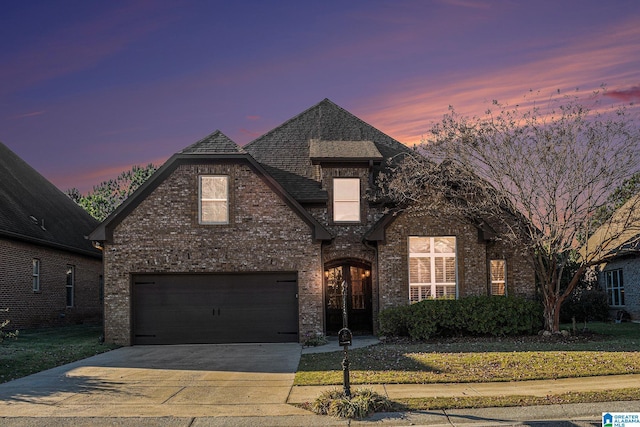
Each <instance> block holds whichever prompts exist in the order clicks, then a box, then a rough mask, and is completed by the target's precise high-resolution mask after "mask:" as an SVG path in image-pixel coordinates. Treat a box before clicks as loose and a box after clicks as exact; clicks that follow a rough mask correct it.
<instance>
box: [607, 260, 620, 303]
mask: <svg viewBox="0 0 640 427" xmlns="http://www.w3.org/2000/svg"><path fill="white" fill-rule="evenodd" d="M604 283H605V286H606V287H607V295H608V296H609V305H612V306H623V305H624V282H623V280H622V270H621V269H620V270H609V271H605V272H604Z"/></svg>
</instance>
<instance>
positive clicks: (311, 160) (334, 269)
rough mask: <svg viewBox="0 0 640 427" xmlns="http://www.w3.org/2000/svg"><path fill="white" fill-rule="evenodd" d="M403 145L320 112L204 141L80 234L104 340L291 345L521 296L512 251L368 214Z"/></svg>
mask: <svg viewBox="0 0 640 427" xmlns="http://www.w3.org/2000/svg"><path fill="white" fill-rule="evenodd" d="M409 151H410V149H409V148H407V147H406V146H404V145H402V144H401V143H399V142H398V141H396V140H394V139H393V138H391V137H389V136H387V135H385V134H384V133H382V132H380V131H379V130H377V129H375V128H374V127H372V126H370V125H369V124H367V123H365V122H363V121H362V120H360V119H359V118H357V117H355V116H353V115H352V114H351V113H349V112H348V111H346V110H344V109H342V108H340V107H338V106H337V105H335V104H334V103H332V102H331V101H329V100H324V101H322V102H320V103H319V104H317V105H315V106H313V107H311V108H310V109H308V110H306V111H304V112H302V113H301V114H299V115H297V116H296V117H294V118H292V119H290V120H289V121H287V122H286V123H284V124H282V125H281V126H279V127H277V128H275V129H273V130H271V131H270V132H268V133H266V134H265V135H263V136H261V137H259V138H258V139H256V140H255V141H253V142H251V143H249V144H248V145H246V146H245V147H239V146H237V145H236V144H235V143H234V142H233V141H231V140H230V139H229V138H228V137H226V136H225V135H223V134H222V133H221V132H219V131H216V132H214V133H213V134H211V135H209V136H207V137H205V138H204V139H202V140H201V141H198V142H196V143H195V144H193V145H191V146H189V147H187V148H185V149H184V150H182V151H181V152H179V153H177V154H175V155H174V156H173V157H171V158H170V159H169V160H168V161H167V162H166V163H165V164H164V165H163V166H162V167H161V168H160V169H159V170H158V171H157V172H156V173H155V174H154V175H153V176H152V177H151V178H150V179H149V180H148V181H147V182H146V183H145V184H144V185H143V186H141V187H140V188H139V189H138V191H137V192H136V193H134V194H133V195H132V196H131V197H130V198H129V199H128V200H126V201H125V203H124V204H123V205H121V206H120V207H119V208H118V209H117V210H116V211H115V212H114V213H113V214H112V215H111V216H109V218H107V219H106V220H105V221H104V222H103V223H102V224H101V225H100V226H99V227H98V228H97V229H96V230H95V231H94V232H93V233H92V234H91V235H90V239H92V240H94V241H97V242H99V243H100V244H101V245H102V246H103V247H104V252H103V254H104V263H105V333H106V339H107V341H110V342H115V343H118V344H122V345H131V344H169V343H217V342H260V341H263V342H278V341H304V339H305V337H306V336H310V335H315V334H335V333H336V332H337V331H339V330H340V329H341V328H342V318H343V316H342V301H343V286H342V284H343V283H346V285H347V286H346V293H347V295H346V300H347V310H348V322H349V327H350V328H351V329H352V330H353V331H354V332H357V333H375V332H376V329H377V320H378V313H379V312H380V311H381V310H384V309H386V308H389V307H395V306H400V305H406V304H409V303H410V302H415V301H419V300H421V299H426V298H433V297H437V298H442V297H444V298H458V297H463V296H467V295H488V294H492V293H493V294H498V295H504V294H511V295H527V296H531V295H533V293H534V273H533V270H532V269H531V268H530V266H529V263H528V262H527V260H526V259H524V258H523V257H522V255H521V254H520V253H519V252H518V251H516V250H514V248H512V247H509V246H508V245H505V244H504V243H500V242H497V241H491V240H490V239H488V238H485V236H484V233H483V231H481V230H479V229H478V228H477V227H476V226H474V225H473V224H471V223H459V222H455V221H453V220H450V219H449V218H446V217H437V218H435V217H429V216H426V215H422V214H420V213H418V212H412V213H400V214H399V215H396V216H394V215H391V214H385V213H384V212H385V209H384V206H380V205H376V204H373V203H370V202H369V201H368V200H369V199H368V198H367V195H368V194H371V192H373V191H375V188H374V186H375V181H376V177H377V175H378V174H379V173H380V172H381V171H383V170H386V169H388V165H387V163H386V161H387V160H389V159H392V158H394V156H399V155H400V156H401V155H402V154H403V153H408V152H409Z"/></svg>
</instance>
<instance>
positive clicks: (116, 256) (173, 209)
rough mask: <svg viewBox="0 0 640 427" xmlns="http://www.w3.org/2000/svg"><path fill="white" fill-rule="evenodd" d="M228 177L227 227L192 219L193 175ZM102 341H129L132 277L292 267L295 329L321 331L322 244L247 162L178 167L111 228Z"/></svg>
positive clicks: (194, 208)
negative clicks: (296, 296)
mask: <svg viewBox="0 0 640 427" xmlns="http://www.w3.org/2000/svg"><path fill="white" fill-rule="evenodd" d="M202 174H217V175H227V176H229V187H230V195H229V197H230V203H229V224H227V225H200V224H199V223H198V176H199V175H202ZM104 260H105V325H106V326H105V329H106V336H105V338H106V339H107V340H108V341H109V342H114V343H118V344H122V345H130V344H131V319H130V313H131V306H130V290H131V274H133V273H186V272H189V273H204V272H262V271H297V272H298V294H299V332H300V337H301V338H302V337H303V336H304V335H305V334H306V333H316V332H322V331H323V308H324V305H323V299H322V262H321V244H320V243H319V242H316V241H314V240H313V238H312V230H311V228H310V227H309V225H307V224H306V223H305V222H304V221H303V220H302V219H300V217H299V216H298V215H297V214H296V213H295V212H294V211H293V210H292V209H291V208H290V207H289V206H287V205H286V204H285V202H284V201H283V200H282V199H281V198H280V197H279V196H278V195H277V194H275V193H274V192H273V191H272V190H271V189H270V188H269V187H268V186H267V185H266V184H265V183H264V181H263V180H262V178H260V176H258V175H257V174H256V173H255V172H254V171H253V170H252V169H251V167H250V166H249V165H248V164H246V163H233V162H230V163H217V164H208V165H207V164H203V165H181V166H179V167H178V168H177V169H176V170H175V171H174V172H173V173H172V174H171V175H170V176H169V177H168V178H167V179H166V180H165V181H164V182H162V183H161V184H160V185H159V186H158V187H157V188H156V189H155V190H154V191H153V192H152V193H151V194H150V195H149V196H148V197H147V198H146V199H145V200H144V201H142V202H141V203H140V205H138V206H137V207H136V208H135V210H134V211H133V212H132V213H131V214H129V215H128V216H127V217H126V218H125V219H124V220H123V221H122V222H121V223H120V224H118V226H117V227H116V228H115V230H114V234H113V242H112V243H107V244H106V245H105V250H104Z"/></svg>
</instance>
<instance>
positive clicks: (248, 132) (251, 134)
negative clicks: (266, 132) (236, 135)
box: [240, 128, 262, 139]
mask: <svg viewBox="0 0 640 427" xmlns="http://www.w3.org/2000/svg"><path fill="white" fill-rule="evenodd" d="M240 133H241V134H243V135H247V136H249V137H250V138H251V139H255V138H257V137H259V136H260V135H262V133H261V132H256V131H254V130H249V129H244V128H242V129H240Z"/></svg>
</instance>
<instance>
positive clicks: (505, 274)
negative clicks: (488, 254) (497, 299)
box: [489, 259, 507, 296]
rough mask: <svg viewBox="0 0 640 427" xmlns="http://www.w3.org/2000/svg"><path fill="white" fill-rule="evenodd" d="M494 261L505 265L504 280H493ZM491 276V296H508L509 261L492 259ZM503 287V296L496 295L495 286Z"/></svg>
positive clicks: (490, 263) (490, 264)
mask: <svg viewBox="0 0 640 427" xmlns="http://www.w3.org/2000/svg"><path fill="white" fill-rule="evenodd" d="M494 261H500V262H502V263H503V266H502V268H503V273H502V274H503V275H504V280H496V279H494V278H493V265H492V264H493V262H494ZM489 275H490V279H491V295H496V296H506V295H507V260H506V259H492V260H491V261H490V262H489ZM494 284H496V285H500V284H501V285H502V286H503V289H504V293H502V294H496V293H494V292H493V287H494V286H493V285H494Z"/></svg>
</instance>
